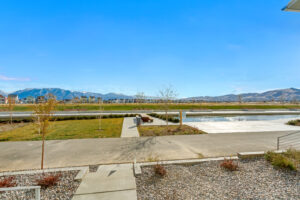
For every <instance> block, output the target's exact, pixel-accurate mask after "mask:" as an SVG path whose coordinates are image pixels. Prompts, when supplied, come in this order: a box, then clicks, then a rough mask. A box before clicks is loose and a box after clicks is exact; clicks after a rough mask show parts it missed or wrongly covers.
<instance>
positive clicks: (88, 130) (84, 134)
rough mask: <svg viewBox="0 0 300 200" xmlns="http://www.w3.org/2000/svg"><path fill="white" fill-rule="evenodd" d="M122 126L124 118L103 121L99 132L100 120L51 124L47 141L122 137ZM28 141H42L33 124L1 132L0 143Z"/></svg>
mask: <svg viewBox="0 0 300 200" xmlns="http://www.w3.org/2000/svg"><path fill="white" fill-rule="evenodd" d="M122 124H123V118H116V119H102V122H101V127H102V130H101V131H99V130H98V127H99V120H97V119H91V120H71V121H56V122H51V123H50V126H49V133H48V134H47V136H46V140H64V139H82V138H108V137H120V135H121V131H122ZM28 140H41V135H40V134H39V133H38V130H37V127H36V126H35V125H34V124H33V123H28V124H26V125H25V126H23V127H19V128H15V129H13V130H10V131H6V132H0V141H28Z"/></svg>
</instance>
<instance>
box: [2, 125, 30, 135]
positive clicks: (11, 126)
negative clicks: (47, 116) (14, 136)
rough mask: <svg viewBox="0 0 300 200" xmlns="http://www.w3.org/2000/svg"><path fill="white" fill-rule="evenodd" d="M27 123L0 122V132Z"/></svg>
mask: <svg viewBox="0 0 300 200" xmlns="http://www.w3.org/2000/svg"><path fill="white" fill-rule="evenodd" d="M26 124H27V123H16V124H12V125H11V124H7V123H5V124H4V123H0V133H1V132H5V131H10V130H13V129H15V128H19V127H23V126H25V125H26Z"/></svg>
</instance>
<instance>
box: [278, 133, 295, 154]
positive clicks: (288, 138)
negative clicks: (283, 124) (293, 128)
mask: <svg viewBox="0 0 300 200" xmlns="http://www.w3.org/2000/svg"><path fill="white" fill-rule="evenodd" d="M289 148H293V149H300V131H297V132H293V133H289V134H287V135H283V136H280V137H278V138H277V150H279V149H289Z"/></svg>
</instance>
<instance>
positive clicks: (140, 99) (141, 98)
mask: <svg viewBox="0 0 300 200" xmlns="http://www.w3.org/2000/svg"><path fill="white" fill-rule="evenodd" d="M145 98H146V97H145V93H144V92H137V93H136V95H135V99H136V103H137V104H138V107H139V108H138V109H142V108H143V106H142V105H141V104H142V103H144V102H145Z"/></svg>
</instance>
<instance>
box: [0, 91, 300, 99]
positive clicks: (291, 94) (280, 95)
mask: <svg viewBox="0 0 300 200" xmlns="http://www.w3.org/2000/svg"><path fill="white" fill-rule="evenodd" d="M49 93H51V94H53V95H55V96H56V98H57V99H58V100H63V99H72V98H74V97H80V96H87V97H89V96H95V97H101V98H102V99H103V100H108V99H133V98H135V97H134V96H130V95H124V94H117V93H107V94H101V93H93V92H78V91H71V90H64V89H60V88H41V89H39V88H32V89H24V90H18V91H16V92H13V93H11V94H17V95H18V96H19V98H20V99H23V98H26V97H28V96H33V97H35V98H36V97H37V96H45V95H46V94H49ZM0 94H1V95H4V96H7V93H5V92H3V91H2V90H0ZM240 99H241V100H242V101H243V102H256V101H283V100H284V101H293V100H297V101H300V89H297V88H288V89H278V90H271V91H267V92H263V93H243V94H228V95H223V96H197V97H189V98H184V99H181V100H184V101H193V100H196V101H208V102H226V101H227V102H234V101H240Z"/></svg>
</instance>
